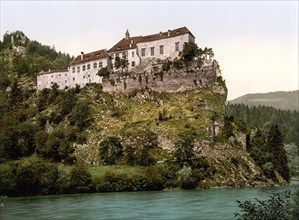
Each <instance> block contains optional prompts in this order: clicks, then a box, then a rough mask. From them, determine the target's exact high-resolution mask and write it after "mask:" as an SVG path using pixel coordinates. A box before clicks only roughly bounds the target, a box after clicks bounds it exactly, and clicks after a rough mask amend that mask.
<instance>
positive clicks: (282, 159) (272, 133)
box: [267, 125, 290, 181]
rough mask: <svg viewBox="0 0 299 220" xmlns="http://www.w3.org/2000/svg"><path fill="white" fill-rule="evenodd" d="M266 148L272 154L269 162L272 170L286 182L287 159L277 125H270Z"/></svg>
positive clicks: (287, 178) (287, 172)
mask: <svg viewBox="0 0 299 220" xmlns="http://www.w3.org/2000/svg"><path fill="white" fill-rule="evenodd" d="M267 148H268V149H269V151H270V152H271V153H272V158H271V162H272V164H273V166H274V169H275V170H276V171H277V172H278V173H279V174H280V175H281V176H282V177H283V178H284V179H285V180H286V181H289V180H290V170H289V167H288V159H287V155H286V151H285V149H284V147H283V139H282V135H281V132H280V131H279V129H278V126H277V125H272V126H271V127H270V130H269V133H268V138H267Z"/></svg>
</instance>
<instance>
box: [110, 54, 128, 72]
mask: <svg viewBox="0 0 299 220" xmlns="http://www.w3.org/2000/svg"><path fill="white" fill-rule="evenodd" d="M128 66H129V61H128V59H127V56H126V55H123V58H120V57H119V56H117V57H115V62H114V67H115V68H116V69H119V68H121V72H122V73H123V70H124V69H125V68H127V67H128Z"/></svg>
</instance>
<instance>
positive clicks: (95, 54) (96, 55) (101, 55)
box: [70, 49, 108, 65]
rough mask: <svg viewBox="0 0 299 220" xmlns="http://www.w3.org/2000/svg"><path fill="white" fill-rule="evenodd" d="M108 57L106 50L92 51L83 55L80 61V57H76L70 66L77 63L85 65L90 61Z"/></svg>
mask: <svg viewBox="0 0 299 220" xmlns="http://www.w3.org/2000/svg"><path fill="white" fill-rule="evenodd" d="M105 57H108V53H107V50H106V49H102V50H97V51H93V52H90V53H87V54H83V59H81V55H78V56H77V57H76V58H75V59H74V60H73V61H72V62H71V63H70V65H74V64H78V63H85V62H88V61H91V60H96V59H100V58H105Z"/></svg>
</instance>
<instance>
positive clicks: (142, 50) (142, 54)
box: [141, 48, 145, 57]
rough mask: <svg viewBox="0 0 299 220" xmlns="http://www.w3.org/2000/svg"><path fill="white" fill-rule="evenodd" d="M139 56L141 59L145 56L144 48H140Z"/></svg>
mask: <svg viewBox="0 0 299 220" xmlns="http://www.w3.org/2000/svg"><path fill="white" fill-rule="evenodd" d="M141 56H142V57H144V56H145V48H141Z"/></svg>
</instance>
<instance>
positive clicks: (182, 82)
mask: <svg viewBox="0 0 299 220" xmlns="http://www.w3.org/2000/svg"><path fill="white" fill-rule="evenodd" d="M217 68H218V67H217V66H213V65H211V66H205V67H204V68H202V69H199V68H195V69H190V70H188V71H187V70H176V69H171V70H169V71H168V72H164V73H163V72H158V73H142V74H133V75H130V76H113V77H111V78H110V79H103V82H102V85H103V91H105V92H130V91H133V90H135V89H142V88H148V89H151V90H153V91H157V92H181V91H186V90H193V89H198V88H201V87H205V86H209V85H211V84H213V83H214V82H215V81H216V79H217V75H216V72H217Z"/></svg>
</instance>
